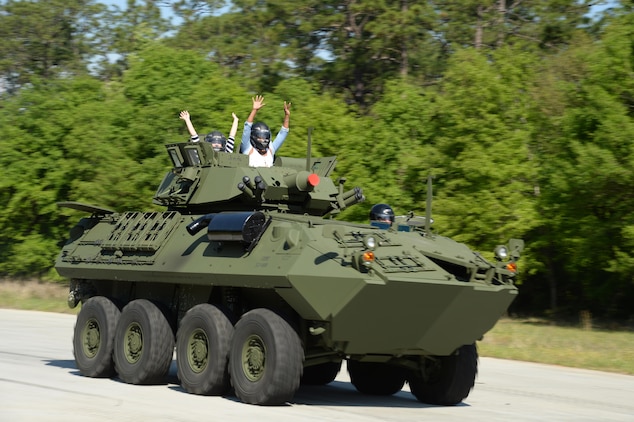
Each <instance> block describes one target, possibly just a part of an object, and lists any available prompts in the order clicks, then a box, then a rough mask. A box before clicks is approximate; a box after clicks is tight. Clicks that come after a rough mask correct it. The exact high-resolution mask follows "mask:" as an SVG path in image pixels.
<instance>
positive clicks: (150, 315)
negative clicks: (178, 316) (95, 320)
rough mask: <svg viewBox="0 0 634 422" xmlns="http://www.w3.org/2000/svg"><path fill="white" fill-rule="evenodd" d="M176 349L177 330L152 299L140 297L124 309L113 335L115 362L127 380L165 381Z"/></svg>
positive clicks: (147, 382) (121, 374)
mask: <svg viewBox="0 0 634 422" xmlns="http://www.w3.org/2000/svg"><path fill="white" fill-rule="evenodd" d="M173 353H174V333H173V331H172V328H171V326H170V324H169V322H168V320H167V319H166V318H165V315H163V313H162V312H161V311H160V309H159V308H158V307H157V306H156V305H154V304H153V303H152V302H150V301H149V300H146V299H137V300H135V301H132V302H130V303H128V304H127V305H126V306H125V307H124V308H123V311H122V312H121V317H120V318H119V323H118V324H117V330H116V333H115V338H114V363H115V369H116V371H117V374H118V375H119V378H121V380H123V381H124V382H127V383H128V384H157V383H162V382H164V378H165V376H166V375H167V371H168V370H169V367H170V364H171V363H172V355H173Z"/></svg>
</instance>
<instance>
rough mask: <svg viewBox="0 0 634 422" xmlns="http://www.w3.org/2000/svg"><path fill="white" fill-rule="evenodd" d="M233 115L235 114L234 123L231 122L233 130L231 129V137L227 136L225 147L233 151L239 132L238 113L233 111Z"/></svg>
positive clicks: (228, 150)
mask: <svg viewBox="0 0 634 422" xmlns="http://www.w3.org/2000/svg"><path fill="white" fill-rule="evenodd" d="M231 116H233V123H232V124H231V130H230V131H229V137H228V138H227V146H226V147H225V149H226V151H227V152H233V147H234V145H235V140H236V133H238V116H236V113H231Z"/></svg>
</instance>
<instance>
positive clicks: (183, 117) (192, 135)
mask: <svg viewBox="0 0 634 422" xmlns="http://www.w3.org/2000/svg"><path fill="white" fill-rule="evenodd" d="M179 117H180V118H181V120H184V121H185V125H186V126H187V130H188V131H189V135H190V139H191V140H192V141H193V142H198V139H199V138H198V133H197V132H196V129H194V125H193V124H192V121H191V117H190V116H189V111H187V110H183V111H181V113H180V116H179Z"/></svg>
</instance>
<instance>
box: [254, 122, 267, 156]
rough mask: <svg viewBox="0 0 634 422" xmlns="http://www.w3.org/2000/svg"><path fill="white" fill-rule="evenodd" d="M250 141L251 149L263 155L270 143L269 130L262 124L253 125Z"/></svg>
mask: <svg viewBox="0 0 634 422" xmlns="http://www.w3.org/2000/svg"><path fill="white" fill-rule="evenodd" d="M250 140H251V145H252V146H253V148H255V149H257V150H258V151H259V152H260V153H262V154H263V153H264V152H265V151H266V149H267V148H268V147H269V143H270V142H271V130H270V129H269V127H268V126H267V125H266V124H264V123H262V122H257V123H253V126H251V139H250Z"/></svg>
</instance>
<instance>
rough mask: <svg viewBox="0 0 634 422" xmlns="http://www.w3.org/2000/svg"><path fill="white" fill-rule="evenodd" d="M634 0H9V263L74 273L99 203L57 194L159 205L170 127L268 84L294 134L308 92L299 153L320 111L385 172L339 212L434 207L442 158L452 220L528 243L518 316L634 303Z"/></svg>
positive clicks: (352, 173)
mask: <svg viewBox="0 0 634 422" xmlns="http://www.w3.org/2000/svg"><path fill="white" fill-rule="evenodd" d="M597 6H603V7H601V8H600V9H596V7H597ZM161 8H163V9H164V10H166V9H165V8H167V10H169V11H170V13H169V15H170V16H172V17H173V20H169V19H166V18H164V17H163V16H164V15H162V14H161ZM633 9H634V3H633V2H632V1H621V2H614V1H610V2H590V1H588V0H461V1H456V0H445V1H408V0H398V1H395V0H365V1H361V0H346V1H330V0H272V1H258V0H235V1H231V2H225V1H221V0H177V1H168V0H165V1H135V0H128V2H127V6H126V8H125V9H123V8H119V7H117V6H114V5H112V4H110V5H106V4H104V3H100V2H96V1H91V0H40V1H24V0H22V1H12V0H5V1H0V98H1V102H0V165H1V166H2V168H4V176H3V177H2V179H1V180H0V203H1V204H2V205H3V208H2V212H0V276H3V277H23V278H37V279H40V280H52V281H54V280H59V277H58V276H57V275H56V274H55V271H54V269H53V268H52V267H53V264H54V260H55V257H56V255H57V254H58V252H59V247H60V242H64V240H65V239H66V237H67V235H68V232H69V230H70V228H71V227H72V226H73V225H74V223H75V222H77V221H78V219H79V218H81V217H82V214H81V213H78V212H76V211H72V210H69V209H64V208H59V207H57V205H56V203H57V202H60V201H80V202H85V203H89V204H95V205H99V206H104V207H107V208H111V209H115V210H118V211H126V210H137V209H138V210H149V209H153V208H154V206H153V205H152V203H151V199H152V196H153V194H154V192H155V190H156V188H157V187H158V184H159V182H160V181H161V179H162V178H163V176H164V175H165V173H166V172H167V171H169V168H170V162H169V159H168V157H167V155H166V153H165V150H164V144H166V143H170V142H174V141H185V140H186V139H187V138H188V134H187V131H186V128H185V125H184V123H183V121H182V120H179V118H178V113H179V111H180V110H183V109H187V110H189V111H190V113H191V114H192V120H193V123H194V125H195V126H196V128H197V129H198V131H199V132H200V133H206V132H209V131H211V130H221V131H223V132H225V133H227V132H228V130H229V127H230V125H231V113H232V112H235V113H236V114H237V115H238V116H239V117H240V119H241V123H240V127H241V126H242V122H243V121H244V119H246V117H247V115H248V113H249V111H250V109H251V98H252V96H254V95H256V94H262V95H264V96H265V99H266V104H267V105H266V106H265V107H264V108H263V109H262V110H261V111H260V113H259V114H258V119H261V120H263V121H265V122H267V123H268V124H269V125H270V126H271V127H272V129H273V131H274V132H276V130H277V128H278V127H279V125H281V123H282V117H283V108H282V104H283V101H290V102H292V114H291V132H290V135H289V137H288V139H287V141H286V143H285V144H284V146H283V147H282V148H283V149H282V150H281V151H280V154H282V155H287V156H296V157H303V156H305V152H306V147H307V133H308V129H309V128H313V132H312V154H313V156H331V155H337V156H338V165H337V168H336V170H335V174H334V177H335V178H338V177H346V178H347V182H346V183H347V186H349V187H352V186H361V187H362V188H363V191H364V194H365V196H366V197H367V200H366V202H364V203H362V204H360V205H356V206H354V207H351V208H350V209H348V210H346V211H345V212H344V213H342V215H341V216H340V217H338V218H341V219H346V220H352V221H366V220H367V214H368V210H369V208H370V207H371V205H372V204H374V203H377V202H386V203H389V204H391V205H392V206H393V207H394V209H395V211H396V213H397V214H405V213H407V212H409V211H414V212H415V213H417V214H424V212H425V189H426V187H425V180H426V178H427V175H429V174H431V175H432V176H433V184H434V203H433V216H434V220H435V223H434V230H435V231H436V232H438V233H440V234H442V235H445V236H450V237H452V238H454V239H456V240H458V241H462V242H464V243H466V244H468V245H469V246H470V247H472V248H474V249H476V250H480V251H483V252H484V251H492V250H493V248H494V247H495V245H497V244H503V243H506V242H507V241H508V239H509V238H511V237H513V238H522V239H524V241H525V242H526V249H525V251H524V253H523V256H522V259H521V261H520V271H521V274H520V276H519V284H520V295H519V297H518V299H517V300H516V301H515V303H514V304H513V305H512V308H511V311H512V312H513V313H525V314H533V315H553V316H570V315H577V314H578V313H583V314H586V315H587V314H588V313H591V314H592V315H594V316H595V317H597V318H606V319H610V320H623V321H629V322H631V321H632V320H633V319H634V308H633V307H632V306H631V304H632V303H633V302H634V277H633V269H634V214H633V213H632V210H633V209H634V188H633V186H634V185H633V182H634V13H633V12H634V10H633ZM597 10H598V11H597ZM174 21H176V22H177V23H174ZM240 133H241V130H239V132H238V138H239V137H240ZM219 183H222V182H221V181H219ZM488 256H489V257H490V256H491V254H490V253H489V255H488Z"/></svg>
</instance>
